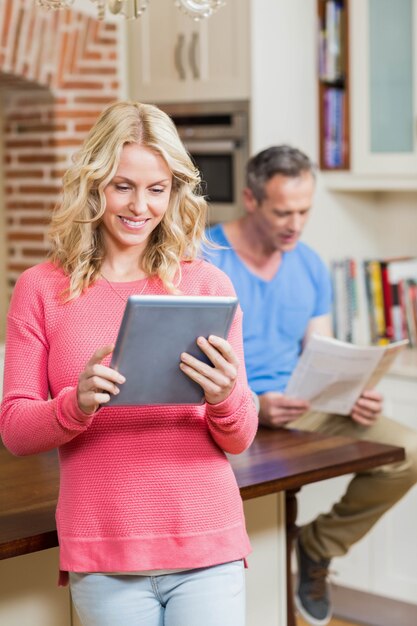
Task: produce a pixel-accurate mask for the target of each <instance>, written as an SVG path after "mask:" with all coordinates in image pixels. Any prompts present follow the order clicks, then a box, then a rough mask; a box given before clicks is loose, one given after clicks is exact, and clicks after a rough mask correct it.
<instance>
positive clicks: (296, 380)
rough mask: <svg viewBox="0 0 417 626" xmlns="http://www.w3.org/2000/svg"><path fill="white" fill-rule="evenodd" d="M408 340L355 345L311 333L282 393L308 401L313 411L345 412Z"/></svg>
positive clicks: (389, 363)
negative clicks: (377, 344) (373, 344)
mask: <svg viewBox="0 0 417 626" xmlns="http://www.w3.org/2000/svg"><path fill="white" fill-rule="evenodd" d="M407 344H408V339H404V340H402V341H396V342H394V343H389V344H386V345H382V346H356V345H354V344H351V343H345V342H344V341H339V340H337V339H332V338H330V337H323V336H321V335H315V334H313V335H312V336H311V338H310V339H309V341H308V343H307V345H306V347H305V349H304V351H303V353H302V355H301V357H300V359H299V361H298V364H297V367H296V368H295V370H294V372H293V374H292V376H291V378H290V380H289V382H288V385H287V388H286V390H285V394H286V395H287V396H292V397H293V398H300V399H302V400H307V401H309V402H310V408H311V409H312V410H314V411H322V412H325V413H338V414H339V415H349V414H350V413H351V411H352V408H353V405H354V404H355V402H356V400H357V399H358V398H359V396H360V395H361V393H362V392H363V391H364V390H365V389H372V388H373V387H375V385H376V384H377V383H378V381H379V380H380V379H381V378H382V376H383V375H384V374H385V373H386V372H387V371H388V369H389V368H390V367H391V364H392V363H393V361H394V359H395V358H396V356H397V354H398V353H399V352H400V351H401V350H402V349H403V348H404V347H405V346H406V345H407Z"/></svg>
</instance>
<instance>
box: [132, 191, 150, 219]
mask: <svg viewBox="0 0 417 626" xmlns="http://www.w3.org/2000/svg"><path fill="white" fill-rule="evenodd" d="M147 208H148V206H147V203H146V198H145V195H144V194H142V193H136V194H135V197H134V198H132V200H131V202H130V204H129V210H130V211H132V213H133V214H134V215H141V214H142V213H145V212H146V211H147Z"/></svg>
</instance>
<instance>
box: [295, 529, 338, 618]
mask: <svg viewBox="0 0 417 626" xmlns="http://www.w3.org/2000/svg"><path fill="white" fill-rule="evenodd" d="M296 552H297V561H298V582H297V590H296V593H295V605H296V607H297V609H298V611H299V613H300V615H301V616H302V617H303V619H304V620H305V621H306V622H308V623H309V624H312V626H325V624H328V623H329V621H330V619H331V617H332V609H331V604H330V598H329V584H328V582H327V576H328V571H329V564H330V561H329V560H327V559H323V560H321V561H313V559H311V558H310V557H309V556H308V554H307V553H306V552H305V550H304V548H303V546H302V545H301V542H300V540H299V539H298V540H297V543H296Z"/></svg>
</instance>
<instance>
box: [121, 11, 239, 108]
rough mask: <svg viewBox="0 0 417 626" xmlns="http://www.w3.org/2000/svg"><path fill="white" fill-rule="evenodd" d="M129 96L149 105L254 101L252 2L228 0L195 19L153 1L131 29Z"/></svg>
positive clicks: (129, 37)
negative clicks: (251, 93)
mask: <svg viewBox="0 0 417 626" xmlns="http://www.w3.org/2000/svg"><path fill="white" fill-rule="evenodd" d="M127 38H128V49H129V51H130V52H129V61H128V76H129V89H130V94H129V95H130V97H132V98H133V99H135V100H139V101H147V102H191V101H201V100H225V99H226V100H228V99H231V100H233V99H234V100H241V99H247V98H248V97H249V5H248V0H228V2H227V3H226V4H225V5H224V6H222V7H220V8H219V9H218V10H217V12H216V13H214V14H213V15H212V16H211V17H209V18H206V19H202V20H200V21H198V22H197V21H195V20H193V19H192V18H190V17H189V16H188V15H185V14H184V13H182V12H181V11H180V10H179V9H178V7H177V6H176V5H175V3H174V2H170V3H167V2H162V1H159V2H158V1H157V2H152V3H150V5H149V7H148V8H147V9H146V11H145V12H144V13H143V15H142V16H141V17H140V18H139V19H137V20H135V21H133V22H129V23H128V25H127Z"/></svg>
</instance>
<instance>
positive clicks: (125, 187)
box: [115, 185, 130, 191]
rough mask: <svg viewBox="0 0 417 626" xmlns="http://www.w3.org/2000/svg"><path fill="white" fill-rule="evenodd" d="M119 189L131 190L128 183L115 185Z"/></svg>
mask: <svg viewBox="0 0 417 626" xmlns="http://www.w3.org/2000/svg"><path fill="white" fill-rule="evenodd" d="M115 187H116V189H117V191H129V189H130V187H129V186H128V185H115Z"/></svg>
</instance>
